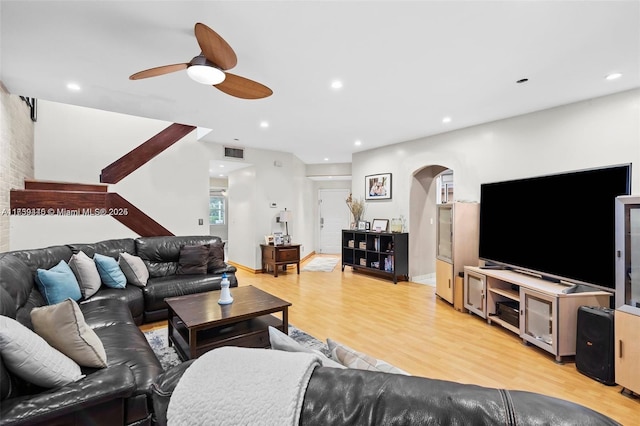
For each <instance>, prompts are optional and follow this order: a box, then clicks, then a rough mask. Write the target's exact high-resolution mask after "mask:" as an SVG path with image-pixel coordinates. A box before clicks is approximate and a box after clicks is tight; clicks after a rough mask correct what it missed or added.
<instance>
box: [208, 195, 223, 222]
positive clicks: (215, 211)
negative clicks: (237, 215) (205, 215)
mask: <svg viewBox="0 0 640 426" xmlns="http://www.w3.org/2000/svg"><path fill="white" fill-rule="evenodd" d="M226 202H227V200H226V198H225V194H224V190H223V189H215V190H214V189H212V190H211V192H210V193H209V224H210V225H224V224H226V223H227V220H226V214H225V212H226V209H225V206H226Z"/></svg>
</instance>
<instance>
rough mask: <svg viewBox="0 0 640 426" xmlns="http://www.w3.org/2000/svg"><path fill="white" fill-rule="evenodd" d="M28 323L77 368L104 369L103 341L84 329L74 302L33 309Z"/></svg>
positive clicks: (79, 312)
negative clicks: (75, 364)
mask: <svg viewBox="0 0 640 426" xmlns="http://www.w3.org/2000/svg"><path fill="white" fill-rule="evenodd" d="M31 323H32V324H33V330H34V331H35V332H36V333H38V335H39V336H40V337H42V338H43V339H44V340H46V341H47V343H49V344H50V345H51V346H53V347H54V348H56V349H57V350H59V351H60V352H62V353H63V354H65V355H66V356H68V357H69V358H71V359H72V360H74V361H75V362H77V363H78V365H80V366H82V367H93V368H104V367H106V366H107V353H106V352H105V350H104V346H103V345H102V341H101V340H100V338H99V337H98V335H97V334H96V333H95V331H93V330H92V329H91V328H90V327H89V326H88V325H87V323H86V322H85V320H84V315H83V314H82V311H80V307H79V306H78V304H77V303H76V302H74V301H73V300H71V299H67V300H65V301H64V302H60V303H58V304H56V305H49V306H43V307H41V308H33V309H32V310H31Z"/></svg>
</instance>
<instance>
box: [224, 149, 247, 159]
mask: <svg viewBox="0 0 640 426" xmlns="http://www.w3.org/2000/svg"><path fill="white" fill-rule="evenodd" d="M224 156H225V157H227V158H240V159H244V149H242V148H229V147H227V146H225V147H224Z"/></svg>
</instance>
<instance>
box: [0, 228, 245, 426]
mask: <svg viewBox="0 0 640 426" xmlns="http://www.w3.org/2000/svg"><path fill="white" fill-rule="evenodd" d="M205 244H218V245H220V244H222V242H221V240H220V238H218V237H211V236H189V237H141V238H137V239H130V238H127V239H114V240H107V241H101V242H98V243H91V244H66V245H59V246H53V247H47V248H41V249H33V250H20V251H12V252H6V253H0V315H4V316H7V317H10V318H13V319H15V320H17V321H18V322H19V323H21V324H22V325H25V326H26V327H28V328H31V329H33V326H32V324H31V317H30V312H31V310H32V309H33V308H36V307H40V306H44V305H46V302H45V299H44V298H43V296H42V294H40V292H39V290H38V287H37V285H36V283H35V274H36V270H37V269H38V268H41V269H50V268H51V267H53V266H55V265H56V264H58V262H60V260H64V261H65V262H68V261H69V259H70V258H71V256H72V254H74V253H77V252H78V251H80V250H82V251H83V252H84V253H85V254H86V255H87V256H89V257H93V255H94V254H95V253H99V254H102V255H106V256H111V257H113V258H116V259H117V258H118V255H119V253H121V252H127V253H129V254H132V255H135V256H138V257H140V258H141V259H142V260H143V261H144V263H145V265H146V266H147V269H148V270H149V272H150V278H149V280H148V283H147V285H146V286H145V287H137V286H134V285H126V287H125V288H124V289H115V288H108V287H106V286H104V285H103V286H102V287H100V289H99V290H98V292H97V293H95V294H94V295H93V296H91V297H89V298H88V299H86V300H81V301H79V302H78V303H79V306H80V309H81V311H82V314H83V315H84V319H85V321H86V323H87V325H89V326H90V327H91V329H93V331H95V333H96V334H97V336H98V337H99V338H100V340H101V342H102V344H103V345H104V349H105V351H106V354H107V364H108V366H107V367H106V368H101V369H89V368H83V369H82V373H84V374H86V376H85V377H84V378H82V379H80V380H78V381H76V382H73V383H71V384H69V385H66V386H63V387H59V388H54V389H42V388H39V387H37V386H35V385H32V384H30V383H27V382H26V381H24V380H22V379H20V378H19V377H17V376H15V375H14V374H12V372H11V371H9V370H8V369H7V368H6V367H5V365H4V362H3V361H2V357H0V425H14V424H15V425H19V424H24V425H30V426H31V425H40V424H42V425H58V424H65V425H66V424H77V425H86V424H90V425H115V424H118V425H119V424H125V425H148V424H151V418H152V402H151V398H150V395H151V391H150V389H151V386H152V384H153V382H154V381H155V380H156V378H157V376H158V375H159V374H160V373H162V367H161V366H160V363H159V361H158V359H157V358H156V356H155V354H154V353H153V351H152V350H151V347H150V346H149V344H148V343H147V341H146V339H145V337H144V334H143V333H142V332H141V331H140V330H139V328H138V325H140V324H142V323H148V322H153V321H158V320H161V319H165V318H166V317H167V308H166V304H165V303H164V299H165V298H167V297H172V296H180V295H183V294H192V293H199V292H204V291H211V290H217V289H220V280H221V277H222V274H223V273H226V275H227V276H228V277H229V280H230V282H231V286H233V287H236V286H237V285H238V283H237V280H236V277H235V271H236V269H235V267H233V266H230V265H227V264H225V265H224V267H221V268H218V269H215V270H211V271H208V272H207V273H206V274H202V275H179V274H176V271H177V269H178V260H179V256H180V249H181V247H183V246H185V245H205Z"/></svg>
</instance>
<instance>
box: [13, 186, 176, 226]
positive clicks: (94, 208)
mask: <svg viewBox="0 0 640 426" xmlns="http://www.w3.org/2000/svg"><path fill="white" fill-rule="evenodd" d="M57 184H67V183H50V184H48V185H49V186H48V187H58V188H59V187H60V185H57ZM78 185H83V184H78ZM25 186H26V184H25ZM29 186H31V187H41V185H39V184H33V185H32V184H30V185H29ZM45 186H46V185H45ZM9 207H10V209H11V211H15V210H16V209H24V214H23V215H24V216H32V215H63V216H101V215H110V216H111V217H113V218H114V219H116V220H117V221H118V222H120V223H122V224H123V225H125V226H126V227H128V228H129V229H131V230H132V231H133V232H135V233H136V234H138V235H140V236H141V237H153V236H171V235H173V234H172V233H171V232H170V231H169V230H167V229H166V228H165V227H164V226H162V225H160V224H159V223H158V222H156V221H155V220H153V219H152V218H151V217H149V216H148V215H146V214H145V213H144V212H143V211H141V210H140V209H139V208H137V207H136V206H134V205H133V204H131V203H130V202H129V201H127V200H126V199H124V198H123V197H122V196H120V195H119V194H116V193H114V192H106V191H100V192H97V191H70V190H58V189H55V190H43V189H12V190H11V191H10V201H9ZM18 215H20V214H18Z"/></svg>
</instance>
